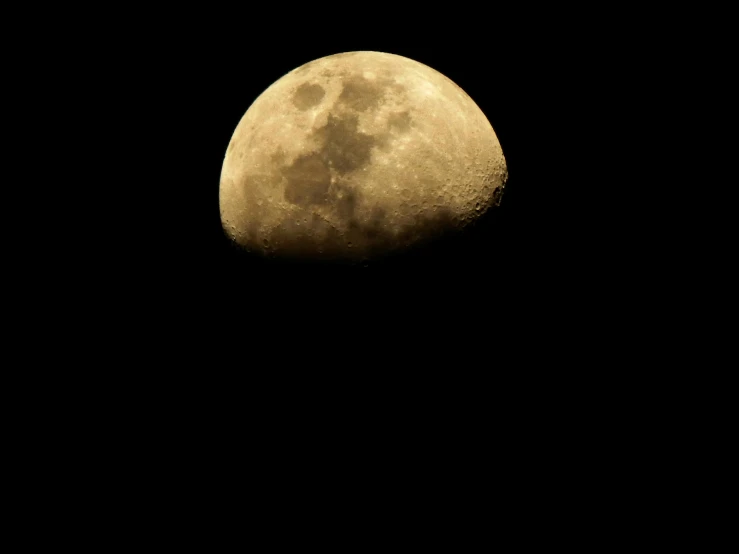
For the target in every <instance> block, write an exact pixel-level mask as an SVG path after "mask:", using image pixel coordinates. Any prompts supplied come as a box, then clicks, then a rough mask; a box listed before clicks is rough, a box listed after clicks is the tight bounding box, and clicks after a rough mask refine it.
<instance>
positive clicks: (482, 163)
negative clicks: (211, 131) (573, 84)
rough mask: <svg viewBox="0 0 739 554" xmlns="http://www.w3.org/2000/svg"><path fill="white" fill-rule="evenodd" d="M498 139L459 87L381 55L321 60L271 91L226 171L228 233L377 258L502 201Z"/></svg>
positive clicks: (287, 252)
mask: <svg viewBox="0 0 739 554" xmlns="http://www.w3.org/2000/svg"><path fill="white" fill-rule="evenodd" d="M507 178H508V170H507V166H506V161H505V158H504V156H503V151H502V149H501V146H500V143H499V141H498V138H497V136H496V134H495V131H494V130H493V128H492V126H491V125H490V122H489V121H488V120H487V118H486V117H485V115H484V114H483V112H482V111H481V110H480V108H479V107H478V106H477V104H475V102H474V101H473V100H472V98H470V97H469V96H468V95H467V94H466V93H465V92H464V91H463V90H462V89H461V88H460V87H459V86H457V85H456V84H455V83H454V82H452V81H451V80H450V79H448V78H447V77H445V76H444V75H442V74H441V73H439V72H438V71H436V70H434V69H432V68H430V67H428V66H426V65H424V64H421V63H419V62H417V61H414V60H411V59H408V58H405V57H402V56H398V55H395V54H389V53H383V52H369V51H361V52H347V53H342V54H336V55H331V56H327V57H324V58H320V59H317V60H314V61H312V62H309V63H307V64H305V65H302V66H301V67H298V68H297V69H295V70H293V71H291V72H290V73H288V74H286V75H285V76H283V77H282V78H280V79H279V80H277V81H276V82H275V83H273V84H272V85H271V86H270V87H269V88H267V89H266V90H265V91H264V92H263V93H262V94H261V95H260V96H259V97H258V98H257V99H256V100H255V101H254V102H253V103H252V105H251V106H250V107H249V109H248V110H247V111H246V113H245V114H244V116H243V117H242V118H241V121H240V122H239V124H238V126H237V127H236V130H235V131H234V133H233V136H232V137H231V141H230V143H229V145H228V149H227V151H226V155H225V159H224V161H223V167H222V170H221V180H220V190H219V204H220V215H221V222H222V226H223V229H224V231H225V232H226V234H227V235H228V236H229V237H230V238H231V239H232V240H233V241H234V242H236V243H237V244H238V245H240V246H242V247H244V248H245V249H246V250H248V251H251V252H258V253H260V254H263V255H267V256H277V257H282V258H287V259H331V260H349V261H351V260H373V259H377V258H380V257H383V256H385V255H388V254H391V253H394V252H399V251H401V252H402V251H405V250H407V249H411V248H413V247H414V246H417V245H419V244H422V243H425V242H428V241H430V240H433V239H434V238H436V237H439V236H442V235H449V234H451V233H455V232H457V231H458V230H460V229H462V228H464V227H466V226H467V225H469V224H470V223H472V222H473V221H475V220H476V219H477V218H479V217H480V216H482V215H483V214H484V213H485V212H486V211H488V210H489V209H490V208H492V207H494V206H497V205H499V203H500V201H501V197H502V193H503V188H504V186H505V183H506V181H507Z"/></svg>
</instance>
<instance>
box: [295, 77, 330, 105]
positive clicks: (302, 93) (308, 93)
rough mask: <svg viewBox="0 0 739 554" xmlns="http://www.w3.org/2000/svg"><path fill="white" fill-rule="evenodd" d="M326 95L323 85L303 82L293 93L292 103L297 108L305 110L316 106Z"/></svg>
mask: <svg viewBox="0 0 739 554" xmlns="http://www.w3.org/2000/svg"><path fill="white" fill-rule="evenodd" d="M324 96H326V91H325V90H323V87H322V86H320V85H317V84H315V83H303V84H302V85H300V86H299V87H298V88H297V90H296V91H295V93H294V94H293V104H294V105H295V107H296V108H298V109H299V110H302V111H305V110H308V109H310V108H312V107H314V106H317V105H318V104H320V103H321V100H323V97H324Z"/></svg>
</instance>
